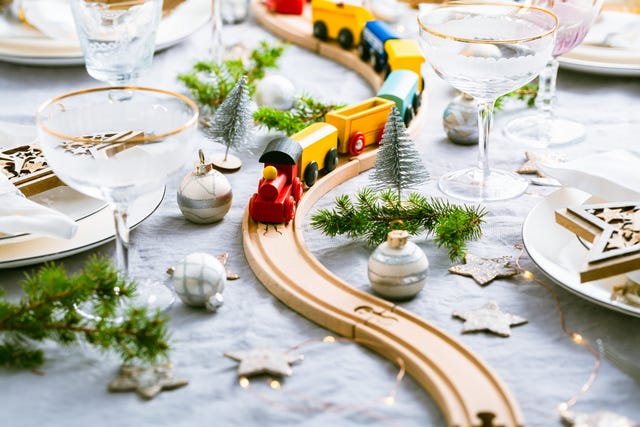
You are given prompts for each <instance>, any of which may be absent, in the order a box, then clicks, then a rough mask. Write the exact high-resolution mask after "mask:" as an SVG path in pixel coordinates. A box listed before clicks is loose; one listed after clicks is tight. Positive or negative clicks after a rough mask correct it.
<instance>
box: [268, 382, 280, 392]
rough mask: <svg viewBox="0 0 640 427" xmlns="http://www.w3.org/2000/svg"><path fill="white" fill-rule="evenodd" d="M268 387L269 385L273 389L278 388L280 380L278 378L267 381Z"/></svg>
mask: <svg viewBox="0 0 640 427" xmlns="http://www.w3.org/2000/svg"><path fill="white" fill-rule="evenodd" d="M269 387H271V388H272V389H274V390H280V381H278V380H271V381H269Z"/></svg>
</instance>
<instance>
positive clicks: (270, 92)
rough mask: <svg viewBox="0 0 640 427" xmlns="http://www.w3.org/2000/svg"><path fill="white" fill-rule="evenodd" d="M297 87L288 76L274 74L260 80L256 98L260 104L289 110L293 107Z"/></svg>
mask: <svg viewBox="0 0 640 427" xmlns="http://www.w3.org/2000/svg"><path fill="white" fill-rule="evenodd" d="M294 92H295V89H294V87H293V83H291V81H289V80H288V79H287V78H285V77H282V76H278V75H273V76H267V77H265V78H264V79H262V80H260V82H259V83H258V85H257V86H256V93H255V95H254V98H255V100H256V103H257V104H258V105H259V106H267V107H273V108H277V109H278V110H283V111H284V110H289V109H290V108H291V107H293V97H294Z"/></svg>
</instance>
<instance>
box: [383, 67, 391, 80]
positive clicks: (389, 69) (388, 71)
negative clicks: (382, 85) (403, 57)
mask: <svg viewBox="0 0 640 427" xmlns="http://www.w3.org/2000/svg"><path fill="white" fill-rule="evenodd" d="M389 74H391V66H390V65H389V64H387V66H386V67H384V79H385V80H387V77H389Z"/></svg>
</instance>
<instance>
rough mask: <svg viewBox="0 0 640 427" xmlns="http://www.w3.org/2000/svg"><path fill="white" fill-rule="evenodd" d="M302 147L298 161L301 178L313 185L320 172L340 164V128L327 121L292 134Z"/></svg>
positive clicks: (326, 171) (330, 169)
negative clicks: (338, 147) (338, 146)
mask: <svg viewBox="0 0 640 427" xmlns="http://www.w3.org/2000/svg"><path fill="white" fill-rule="evenodd" d="M291 139H293V140H295V141H298V144H300V146H301V147H302V155H301V156H300V161H299V162H298V175H299V177H300V179H301V180H302V181H303V182H304V183H305V184H307V186H309V187H311V186H312V185H313V184H315V182H316V179H318V172H319V171H320V170H323V171H324V172H325V173H329V172H331V171H332V170H334V169H335V168H336V166H337V165H338V150H337V148H336V147H337V145H338V129H336V127H335V126H332V125H330V124H327V123H314V124H312V125H310V126H307V127H306V128H305V129H303V130H301V131H300V132H298V133H296V134H295V135H291Z"/></svg>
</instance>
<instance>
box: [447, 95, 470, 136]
mask: <svg viewBox="0 0 640 427" xmlns="http://www.w3.org/2000/svg"><path fill="white" fill-rule="evenodd" d="M442 126H443V127H444V131H445V132H446V133H447V136H448V137H449V139H450V140H451V141H452V142H455V143H456V144H461V145H473V144H477V143H478V107H477V106H476V104H475V101H474V100H473V97H471V96H469V95H467V94H466V93H461V94H460V95H458V96H456V97H455V98H453V100H452V101H451V102H450V103H449V105H447V108H445V109H444V114H443V115H442Z"/></svg>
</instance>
